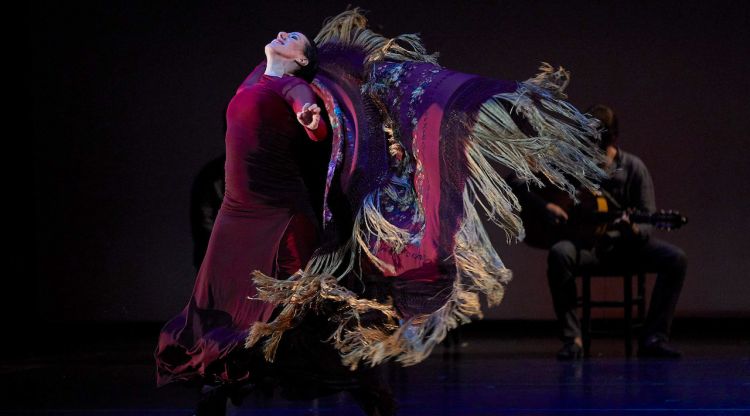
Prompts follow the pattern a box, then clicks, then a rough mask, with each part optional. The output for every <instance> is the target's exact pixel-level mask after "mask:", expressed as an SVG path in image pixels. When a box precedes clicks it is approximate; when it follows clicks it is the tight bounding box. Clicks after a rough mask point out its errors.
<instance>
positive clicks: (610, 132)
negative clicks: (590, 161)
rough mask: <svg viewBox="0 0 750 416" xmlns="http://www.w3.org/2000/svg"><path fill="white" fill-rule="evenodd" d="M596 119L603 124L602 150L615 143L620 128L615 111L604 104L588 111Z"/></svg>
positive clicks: (592, 107)
mask: <svg viewBox="0 0 750 416" xmlns="http://www.w3.org/2000/svg"><path fill="white" fill-rule="evenodd" d="M586 112H587V113H589V114H591V115H592V116H593V117H594V118H596V119H598V120H599V121H601V122H602V127H603V128H604V130H602V139H601V142H600V143H599V144H600V146H601V147H602V148H606V147H607V146H609V145H611V144H613V143H615V142H616V141H617V136H618V135H619V127H618V125H617V115H616V114H615V111H614V110H612V109H611V108H610V107H608V106H606V105H604V104H596V105H593V106H591V107H590V108H589V109H588V110H587V111H586Z"/></svg>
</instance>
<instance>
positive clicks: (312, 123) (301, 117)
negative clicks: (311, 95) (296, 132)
mask: <svg viewBox="0 0 750 416" xmlns="http://www.w3.org/2000/svg"><path fill="white" fill-rule="evenodd" d="M297 121H299V123H300V124H302V125H303V126H305V127H307V128H308V129H310V130H315V129H317V128H318V123H320V107H318V105H317V104H310V103H306V104H305V105H303V106H302V111H300V112H299V113H297Z"/></svg>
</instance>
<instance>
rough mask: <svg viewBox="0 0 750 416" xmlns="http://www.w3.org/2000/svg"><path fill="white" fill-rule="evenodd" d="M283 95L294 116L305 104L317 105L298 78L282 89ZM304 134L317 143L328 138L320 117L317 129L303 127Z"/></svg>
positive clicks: (308, 88) (315, 99)
mask: <svg viewBox="0 0 750 416" xmlns="http://www.w3.org/2000/svg"><path fill="white" fill-rule="evenodd" d="M283 95H284V98H285V99H286V100H287V102H288V103H289V105H291V106H292V109H293V110H294V113H295V114H296V113H299V112H300V111H302V107H303V106H304V105H305V104H307V103H310V104H317V96H316V95H315V93H314V92H313V90H312V88H310V86H309V85H308V84H307V83H306V82H305V81H304V80H301V79H299V78H294V81H290V82H289V84H288V85H287V86H286V87H285V88H284V89H283ZM305 132H306V133H307V136H308V137H309V138H310V139H311V140H314V141H316V142H317V141H321V140H324V139H325V138H326V137H327V136H328V127H327V126H326V123H325V120H324V119H323V118H322V117H321V119H320V123H318V127H317V128H316V129H315V130H310V129H308V128H307V127H305Z"/></svg>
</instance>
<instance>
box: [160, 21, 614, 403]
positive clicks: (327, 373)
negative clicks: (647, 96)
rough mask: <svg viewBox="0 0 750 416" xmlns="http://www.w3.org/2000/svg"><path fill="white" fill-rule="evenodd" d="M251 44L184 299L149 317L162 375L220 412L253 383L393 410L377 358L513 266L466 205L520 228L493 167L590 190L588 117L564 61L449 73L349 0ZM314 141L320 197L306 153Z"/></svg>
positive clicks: (471, 299)
mask: <svg viewBox="0 0 750 416" xmlns="http://www.w3.org/2000/svg"><path fill="white" fill-rule="evenodd" d="M265 52H266V58H267V59H266V62H265V63H262V64H261V65H259V66H258V67H257V68H256V69H255V70H254V71H253V72H252V73H251V74H250V75H249V76H248V77H247V79H246V80H245V81H244V82H243V84H242V85H241V86H240V88H239V89H238V90H237V94H236V95H235V97H234V98H233V99H232V101H231V103H230V105H229V108H228V110H227V136H226V146H227V162H226V184H227V185H226V187H227V189H226V196H225V199H224V202H223V204H222V207H221V209H220V211H219V216H218V218H217V220H216V224H215V227H214V230H213V232H212V235H211V239H210V242H209V247H208V251H207V253H206V257H205V259H204V261H203V264H202V266H201V269H200V271H199V272H198V277H197V279H196V283H195V289H194V291H193V295H192V297H191V299H190V301H189V303H188V305H187V306H186V307H185V309H184V310H183V311H182V313H181V314H180V315H178V316H177V317H176V318H174V319H172V320H171V321H169V322H168V323H167V324H166V325H165V326H164V328H163V329H162V332H161V336H160V339H159V344H158V346H157V349H156V352H155V357H156V362H157V384H158V385H159V386H162V385H165V384H167V383H170V382H173V381H193V382H199V383H207V384H215V385H216V386H218V387H215V388H213V389H211V390H209V391H208V393H207V394H206V398H205V399H204V400H203V401H202V402H201V403H199V406H198V414H223V411H224V406H225V404H226V398H227V397H232V398H233V400H234V401H237V400H239V397H240V396H241V392H240V390H241V389H240V388H241V387H242V386H248V385H252V386H254V387H255V389H256V390H259V389H260V390H262V388H261V387H260V386H265V385H280V386H281V388H282V391H283V392H284V394H285V395H286V396H287V397H290V398H297V397H302V398H305V397H307V398H310V397H316V396H320V395H323V394H330V393H332V392H336V391H340V390H345V391H348V392H350V393H352V395H353V397H354V399H355V400H356V401H357V403H358V404H359V405H360V406H361V407H362V409H363V411H364V412H365V413H366V414H372V415H384V414H393V413H394V412H395V410H394V409H395V406H394V404H393V399H392V395H391V393H390V391H389V389H388V388H387V387H386V386H385V384H384V383H383V382H382V379H381V378H380V377H379V375H378V372H377V370H378V364H380V363H382V362H384V361H386V360H395V361H398V362H400V363H402V364H403V365H413V364H416V363H419V362H421V361H422V360H424V359H425V358H426V357H427V356H428V355H429V354H430V352H431V351H432V349H433V348H434V346H435V345H437V344H438V343H439V342H441V341H442V340H443V339H444V338H445V336H446V334H447V332H448V331H449V330H451V329H453V328H455V327H457V326H458V325H460V324H464V323H467V322H469V320H470V318H472V317H481V309H480V304H479V293H484V294H485V295H486V296H487V299H488V301H489V303H490V305H494V304H498V303H499V302H500V301H501V299H502V296H503V294H504V289H505V287H506V285H507V283H508V282H509V281H510V271H509V270H508V269H506V268H505V267H504V265H503V263H502V261H501V260H500V258H499V256H498V254H497V253H496V251H495V249H494V248H493V247H492V245H491V243H490V240H489V238H488V236H487V233H486V231H485V229H484V226H483V225H482V223H481V221H480V219H479V213H478V212H477V209H476V207H475V205H476V206H477V207H480V208H481V209H482V210H483V211H484V212H485V214H486V215H487V216H488V218H489V219H490V220H492V221H493V222H494V223H495V224H497V225H499V226H500V227H502V228H503V229H504V230H505V231H506V233H507V236H508V239H509V240H511V239H513V238H515V239H521V238H523V229H522V225H521V221H520V219H519V218H518V216H517V215H516V214H515V212H516V211H518V210H519V209H520V207H519V204H518V201H517V199H516V198H515V196H514V195H513V193H512V191H511V190H510V188H509V187H508V185H507V184H506V183H505V182H504V180H503V179H502V177H501V176H500V173H499V172H497V170H496V168H495V167H494V166H493V163H499V164H501V165H504V166H505V167H507V168H510V169H512V170H514V171H515V172H516V173H517V175H518V176H519V177H521V178H523V179H525V180H527V181H529V182H530V183H532V184H536V185H540V181H539V179H538V176H543V177H546V178H547V179H549V181H550V182H551V183H552V184H554V185H556V186H559V187H561V188H564V189H567V190H569V191H572V190H573V187H572V185H571V184H570V183H569V182H568V180H567V178H572V179H575V180H576V181H577V182H578V183H580V184H582V185H584V186H588V187H592V188H593V187H595V185H594V182H595V181H596V179H597V178H599V177H602V176H603V175H604V174H605V173H604V172H602V171H601V170H600V169H599V167H598V163H599V162H601V160H602V159H601V157H602V156H601V154H599V153H598V150H597V149H598V148H597V146H595V145H592V143H591V141H592V140H595V139H596V138H597V137H598V134H599V132H598V125H597V123H596V121H595V119H592V118H590V117H588V116H587V115H584V114H581V113H580V112H579V111H577V110H576V109H575V108H574V107H572V106H571V105H570V104H568V103H567V102H565V101H564V98H566V96H565V94H564V93H563V89H564V88H565V87H566V86H567V83H568V79H569V73H568V72H567V71H565V70H563V69H562V68H560V69H558V70H557V71H555V70H554V69H553V68H552V67H551V66H549V65H546V64H545V65H544V66H542V68H541V70H542V72H541V73H540V74H538V75H537V76H536V77H534V78H532V79H529V80H527V81H524V82H509V81H499V80H495V79H489V78H484V77H479V76H475V75H471V74H464V73H459V72H455V71H451V70H448V69H445V68H442V67H441V66H439V65H438V63H437V56H436V54H428V53H427V52H426V50H425V48H424V46H423V45H422V44H421V42H420V40H419V38H418V36H416V35H411V34H410V35H401V36H397V37H395V38H386V37H384V36H382V35H380V34H378V33H375V32H373V31H371V30H370V29H369V28H367V20H366V19H365V17H364V16H363V15H362V14H361V13H360V12H359V10H357V9H354V10H349V11H346V12H344V13H341V14H340V15H338V16H336V17H334V18H332V19H330V20H328V21H327V22H326V24H325V25H324V27H323V28H322V30H321V31H320V33H319V34H318V35H317V36H316V38H315V40H314V41H312V42H311V41H310V40H308V38H307V37H306V36H304V35H303V34H301V33H298V32H291V33H286V32H280V33H279V35H278V36H277V38H276V39H274V40H273V41H272V42H271V43H269V44H268V45H266V48H265ZM316 65H317V71H316ZM308 82H310V83H309V84H308ZM318 102H320V103H322V105H323V108H324V109H325V112H323V111H322V109H321V108H320V107H318V105H317V103H318ZM327 124H328V126H330V129H329V127H328V126H327ZM326 137H330V146H331V150H330V159H329V161H328V163H327V169H328V170H327V173H326V172H324V173H323V175H322V176H325V178H323V179H324V181H325V190H324V191H321V193H322V195H320V196H321V197H322V204H321V205H322V207H314V206H313V204H312V203H311V202H310V201H311V200H315V199H316V196H318V195H313V194H311V191H309V190H308V187H307V186H306V185H305V180H304V179H305V178H303V173H302V168H301V166H302V158H301V155H300V149H301V148H302V147H303V144H304V142H305V140H308V141H309V139H312V140H322V139H325V138H326ZM324 163H325V162H324ZM319 199H321V198H319ZM316 208H318V209H319V210H320V212H321V214H322V215H321V217H322V218H321V220H320V221H319V220H318V219H316V217H315V214H314V212H315V211H316ZM318 224H320V225H321V227H318Z"/></svg>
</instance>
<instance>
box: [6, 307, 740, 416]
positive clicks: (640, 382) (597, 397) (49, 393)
mask: <svg viewBox="0 0 750 416" xmlns="http://www.w3.org/2000/svg"><path fill="white" fill-rule="evenodd" d="M747 324H748V322H747V320H740V321H737V320H735V321H731V322H730V323H727V321H726V320H705V321H700V320H682V321H679V320H678V321H676V322H675V330H674V334H675V335H674V337H673V338H674V339H673V345H675V346H677V347H678V348H680V349H681V350H682V351H683V353H684V354H685V357H684V358H683V359H681V360H660V359H637V358H631V359H628V358H625V357H624V348H623V344H622V340H620V339H617V338H607V339H595V340H594V341H593V344H592V355H593V356H592V358H590V359H587V360H584V361H581V362H575V363H561V362H557V361H555V360H554V353H555V351H556V350H557V348H558V347H559V343H558V341H557V340H556V339H554V337H552V336H550V335H549V334H552V333H553V331H554V328H553V327H552V324H551V323H547V322H480V323H478V324H472V326H469V327H468V328H466V329H465V330H464V331H463V332H462V335H461V346H460V347H459V348H457V349H447V348H444V347H443V346H440V347H438V348H437V349H436V350H435V352H434V353H433V355H432V356H431V357H430V358H429V359H428V360H426V361H425V362H424V363H422V364H420V365H418V366H415V367H409V368H401V367H397V366H394V365H390V366H389V367H388V368H387V371H386V372H387V376H388V379H389V380H390V382H391V384H392V386H393V389H394V391H395V393H396V397H397V400H398V403H399V413H398V414H399V415H415V416H418V415H548V414H549V415H554V414H559V415H595V414H606V415H646V414H659V415H664V414H669V415H681V414H686V415H704V414H710V415H720V414H732V415H735V414H750V335H749V334H750V332H748V331H747V330H746V328H748V326H747ZM743 329H744V332H743ZM158 331H159V325H158V324H108V325H105V324H96V325H91V324H87V325H83V324H82V325H72V326H71V325H66V326H55V327H52V328H50V329H49V331H47V332H46V333H45V336H44V337H43V338H40V339H38V340H35V342H33V343H32V347H29V348H26V349H24V350H23V351H16V352H15V353H13V354H3V357H4V359H3V360H2V362H1V363H0V375H2V384H0V389H1V391H2V396H3V398H2V404H0V414H49V415H58V414H59V415H118V416H125V415H128V416H130V415H154V416H155V415H191V414H192V408H193V406H194V404H195V402H196V400H197V397H198V392H197V391H195V390H192V389H188V388H185V387H182V386H178V385H170V386H166V387H164V388H162V389H156V388H155V384H154V365H153V359H152V355H151V354H152V351H153V348H154V344H155V341H156V334H157V333H158ZM34 346H35V347H34ZM234 414H238V415H268V416H271V415H274V416H280V415H289V416H292V415H295V416H296V415H359V414H361V413H360V411H359V410H358V408H357V406H356V405H355V404H354V402H353V401H352V399H351V398H350V397H349V396H348V395H346V394H339V395H334V396H330V397H325V398H322V399H318V400H315V401H300V402H289V401H285V400H283V399H281V398H270V399H268V398H265V399H263V398H257V399H256V398H253V397H251V398H249V399H248V400H246V402H245V403H244V404H243V405H242V406H241V407H240V408H238V409H234Z"/></svg>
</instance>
